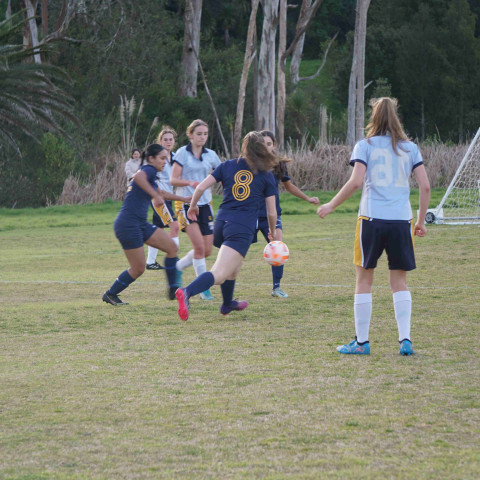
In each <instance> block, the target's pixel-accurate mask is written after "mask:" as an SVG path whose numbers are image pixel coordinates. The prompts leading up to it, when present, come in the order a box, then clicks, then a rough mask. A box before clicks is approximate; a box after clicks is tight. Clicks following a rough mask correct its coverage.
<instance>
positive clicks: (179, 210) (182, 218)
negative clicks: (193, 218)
mask: <svg viewBox="0 0 480 480" xmlns="http://www.w3.org/2000/svg"><path fill="white" fill-rule="evenodd" d="M184 205H185V203H183V202H181V201H179V200H175V212H176V214H177V219H178V225H179V227H180V230H182V231H183V232H184V231H185V229H186V228H187V227H188V225H190V221H189V220H188V218H187V216H186V215H185V210H184V208H183V206H184Z"/></svg>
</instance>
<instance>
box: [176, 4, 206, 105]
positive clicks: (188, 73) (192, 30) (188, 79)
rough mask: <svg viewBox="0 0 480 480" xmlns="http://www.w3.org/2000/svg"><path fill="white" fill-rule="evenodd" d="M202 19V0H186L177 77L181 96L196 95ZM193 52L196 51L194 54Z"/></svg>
mask: <svg viewBox="0 0 480 480" xmlns="http://www.w3.org/2000/svg"><path fill="white" fill-rule="evenodd" d="M201 20H202V0H186V2H185V13H184V15H183V22H184V25H185V33H184V37H183V38H184V39H183V53H182V70H181V74H180V76H179V79H178V82H179V83H178V93H179V95H180V96H182V97H196V96H197V75H198V60H197V55H198V54H199V52H200V25H201ZM194 52H197V55H195V53H194Z"/></svg>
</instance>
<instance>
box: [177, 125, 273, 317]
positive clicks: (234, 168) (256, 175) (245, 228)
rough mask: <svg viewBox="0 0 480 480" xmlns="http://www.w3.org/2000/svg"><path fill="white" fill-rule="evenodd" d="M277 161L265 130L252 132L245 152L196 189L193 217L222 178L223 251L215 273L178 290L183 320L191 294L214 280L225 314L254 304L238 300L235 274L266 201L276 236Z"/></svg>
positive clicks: (218, 228) (219, 238)
mask: <svg viewBox="0 0 480 480" xmlns="http://www.w3.org/2000/svg"><path fill="white" fill-rule="evenodd" d="M276 164H277V157H276V155H275V154H273V153H271V152H269V151H268V149H267V147H266V145H265V141H264V138H263V136H262V135H261V134H260V133H259V132H250V133H248V134H247V135H246V136H245V138H244V140H243V143H242V157H241V158H238V159H234V160H228V161H226V162H224V163H222V164H220V165H219V166H218V167H217V168H216V169H215V170H214V171H213V172H212V174H211V175H209V176H208V177H207V178H206V179H205V180H203V181H202V182H201V183H200V184H199V185H198V186H197V188H196V189H195V192H194V194H193V198H192V201H191V204H190V208H189V209H188V212H187V215H188V217H189V218H190V219H191V220H195V219H196V218H197V215H198V212H199V207H198V201H199V199H200V198H201V197H202V195H203V192H205V190H207V189H208V188H210V187H211V186H213V185H214V184H215V183H216V182H222V185H223V201H222V204H221V205H220V208H219V210H218V214H217V217H216V219H215V227H214V245H215V246H216V247H218V248H220V250H219V252H218V255H217V260H216V261H215V264H214V265H213V267H212V270H211V271H210V272H205V273H203V274H201V275H200V276H198V277H197V278H196V279H195V280H194V281H193V282H192V283H191V284H190V285H188V286H187V287H186V288H179V289H178V290H177V292H176V297H177V300H178V305H179V306H178V315H179V316H180V318H181V319H182V320H188V315H189V298H190V297H192V296H194V295H197V294H199V293H200V292H203V291H205V290H207V289H209V288H210V287H211V286H212V285H221V290H222V296H223V304H222V306H221V307H220V312H221V313H222V314H223V315H228V314H229V313H230V312H231V311H233V310H244V309H245V308H246V307H247V306H248V302H246V301H236V300H233V290H234V287H235V278H236V277H237V275H238V272H239V271H240V268H241V266H242V262H243V258H244V257H245V255H246V253H247V251H248V248H249V247H250V244H251V243H252V240H253V236H254V234H255V227H256V222H257V217H258V209H259V207H260V203H261V202H265V203H266V210H267V217H268V224H269V229H270V233H271V238H272V240H275V239H276V238H275V225H276V221H277V213H276V209H275V192H276V185H275V179H274V178H273V175H272V173H271V170H272V169H273V167H274V166H275V165H276Z"/></svg>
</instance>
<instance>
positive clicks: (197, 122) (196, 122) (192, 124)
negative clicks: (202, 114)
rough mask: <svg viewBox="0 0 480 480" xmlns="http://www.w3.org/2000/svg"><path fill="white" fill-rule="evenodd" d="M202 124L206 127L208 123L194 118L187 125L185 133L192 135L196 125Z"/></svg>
mask: <svg viewBox="0 0 480 480" xmlns="http://www.w3.org/2000/svg"><path fill="white" fill-rule="evenodd" d="M200 126H204V127H207V128H208V124H207V123H206V122H204V121H203V120H200V119H199V118H197V120H194V121H193V122H192V123H191V124H190V125H189V126H188V127H187V135H192V134H193V132H194V131H195V129H196V128H197V127H200Z"/></svg>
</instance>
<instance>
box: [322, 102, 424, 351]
mask: <svg viewBox="0 0 480 480" xmlns="http://www.w3.org/2000/svg"><path fill="white" fill-rule="evenodd" d="M370 105H371V107H372V114H371V119H370V123H369V124H368V125H367V129H366V130H367V135H366V138H365V139H363V140H361V141H359V142H358V143H357V144H356V145H355V148H354V149H353V153H352V156H351V159H350V165H352V166H353V172H352V175H351V177H350V179H349V180H348V181H347V182H346V183H345V185H344V186H343V187H342V189H341V190H340V191H339V192H338V193H337V195H335V197H333V199H332V200H330V202H328V203H326V204H324V205H321V206H320V207H319V208H318V210H317V215H318V216H319V217H320V218H325V217H326V216H327V215H328V214H330V213H332V212H333V211H334V210H335V208H337V207H338V206H339V205H341V204H342V203H343V202H345V200H347V199H348V198H349V197H350V196H351V195H352V194H353V193H354V192H355V191H356V190H357V189H358V188H359V187H360V186H361V185H362V182H364V186H363V192H362V198H361V200H360V208H359V212H358V219H357V228H356V231H355V247H354V261H353V263H354V264H355V268H356V287H355V301H354V308H353V310H354V317H355V332H356V337H355V340H353V341H352V342H351V343H349V344H348V345H342V346H340V347H337V350H338V351H339V352H340V353H345V354H355V355H368V354H369V353H370V343H369V337H368V334H369V327H370V317H371V315H372V293H371V292H372V285H373V274H374V271H375V267H376V266H377V261H378V259H379V258H380V256H381V255H382V253H383V251H384V250H385V251H386V252H387V258H388V268H389V270H390V288H391V290H392V293H393V306H394V310H395V319H396V321H397V326H398V340H399V345H400V346H399V353H400V354H401V355H413V353H414V351H413V347H412V341H411V337H410V321H411V313H412V297H411V295H410V292H409V290H408V288H407V272H408V271H410V270H413V269H415V268H416V265H415V255H414V235H417V236H418V237H424V236H425V234H426V232H427V230H426V228H425V214H426V213H427V208H428V203H429V201H430V184H429V181H428V177H427V173H426V171H425V167H424V165H423V161H422V156H421V154H420V151H419V150H418V147H417V146H416V145H415V144H414V143H412V142H410V141H409V140H408V138H407V135H406V134H405V132H404V130H403V127H402V125H401V123H400V120H399V118H398V113H397V101H396V99H393V98H388V97H383V98H379V99H373V100H372V101H371V104H370ZM412 171H413V172H414V174H415V179H416V181H417V183H418V186H419V190H420V201H419V203H420V207H419V214H418V219H417V223H416V224H415V225H413V220H412V208H411V206H410V200H409V197H410V186H409V181H408V179H409V176H410V173H411V172H412Z"/></svg>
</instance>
